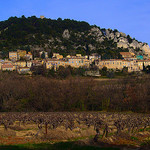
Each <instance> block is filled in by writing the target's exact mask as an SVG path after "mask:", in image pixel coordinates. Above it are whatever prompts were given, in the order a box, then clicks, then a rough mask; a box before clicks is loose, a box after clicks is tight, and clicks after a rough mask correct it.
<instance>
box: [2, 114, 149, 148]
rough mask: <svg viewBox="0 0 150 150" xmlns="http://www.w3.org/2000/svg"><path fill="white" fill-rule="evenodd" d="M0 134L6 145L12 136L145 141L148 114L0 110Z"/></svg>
mask: <svg viewBox="0 0 150 150" xmlns="http://www.w3.org/2000/svg"><path fill="white" fill-rule="evenodd" d="M0 135H1V137H0V143H1V144H8V145H10V144H14V143H15V142H16V141H15V140H14V139H17V142H19V143H26V142H33V141H34V142H36V141H40V142H41V141H45V142H47V141H63V140H65V141H66V140H69V139H70V140H71V139H72V140H73V139H76V140H79V139H80V140H81V139H82V141H84V140H83V139H86V140H87V139H88V140H90V143H91V142H92V143H96V144H99V143H101V142H103V143H107V144H111V145H125V144H127V145H134V146H141V144H143V143H144V144H145V145H149V144H150V143H149V141H150V115H149V114H135V113H134V114H132V113H105V112H35V113H25V112H14V113H0ZM3 137H5V140H4V138H3ZM13 137H14V138H13ZM19 138H20V140H18V139H19ZM6 139H9V140H6ZM11 139H13V140H11ZM17 144H18V143H17ZM88 144H89V143H88Z"/></svg>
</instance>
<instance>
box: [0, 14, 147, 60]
mask: <svg viewBox="0 0 150 150" xmlns="http://www.w3.org/2000/svg"><path fill="white" fill-rule="evenodd" d="M18 48H22V49H27V50H43V49H45V50H47V51H48V52H50V51H53V52H59V53H61V54H63V55H67V54H75V53H81V54H83V55H85V54H87V53H88V54H90V53H93V52H97V53H99V54H100V55H102V57H104V58H118V57H119V52H120V51H131V52H134V53H136V54H140V55H145V56H147V55H148V54H150V48H149V46H148V44H147V43H142V42H139V41H138V40H136V39H134V38H133V39H132V38H131V37H130V36H129V35H126V34H125V33H122V32H119V31H118V30H116V29H115V30H112V29H101V28H100V27H97V26H95V25H94V26H91V25H89V24H88V23H86V22H83V21H82V22H79V21H75V20H70V19H64V20H62V19H61V18H58V19H57V20H51V19H46V18H44V19H40V18H37V17H35V16H32V17H28V18H25V17H24V16H22V17H21V18H17V17H11V18H9V19H8V20H6V21H2V22H0V49H1V51H3V52H6V51H9V50H14V49H18Z"/></svg>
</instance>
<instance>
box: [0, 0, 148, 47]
mask: <svg viewBox="0 0 150 150" xmlns="http://www.w3.org/2000/svg"><path fill="white" fill-rule="evenodd" d="M0 14H1V15H0V21H3V20H7V19H8V18H9V17H11V16H17V17H21V16H22V15H25V16H26V17H29V16H33V15H35V16H37V17H40V15H44V16H45V17H46V18H51V19H57V18H59V17H60V18H62V19H65V18H69V19H75V20H79V21H86V22H88V23H90V24H91V25H93V24H95V25H97V26H100V27H101V28H111V29H118V30H119V31H120V32H124V33H126V34H129V35H130V36H131V37H132V38H133V37H135V38H136V39H137V40H139V41H142V42H146V43H148V44H149V45H150V0H0Z"/></svg>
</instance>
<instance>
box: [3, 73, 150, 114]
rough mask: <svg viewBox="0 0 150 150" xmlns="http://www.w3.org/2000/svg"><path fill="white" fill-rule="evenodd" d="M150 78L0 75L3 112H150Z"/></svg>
mask: <svg viewBox="0 0 150 150" xmlns="http://www.w3.org/2000/svg"><path fill="white" fill-rule="evenodd" d="M149 83H150V78H141V79H139V78H137V79H136V78H135V77H134V78H133V79H132V78H130V79H120V80H119V79H118V80H114V81H111V82H110V81H105V80H104V81H99V80H94V79H92V78H81V77H75V78H73V77H70V78H67V79H65V80H58V79H50V78H47V77H42V76H36V77H31V78H29V77H27V78H26V77H25V76H19V75H17V74H13V73H11V74H9V73H1V74H0V111H101V110H104V111H133V112H149V111H150V101H149V100H150V89H149Z"/></svg>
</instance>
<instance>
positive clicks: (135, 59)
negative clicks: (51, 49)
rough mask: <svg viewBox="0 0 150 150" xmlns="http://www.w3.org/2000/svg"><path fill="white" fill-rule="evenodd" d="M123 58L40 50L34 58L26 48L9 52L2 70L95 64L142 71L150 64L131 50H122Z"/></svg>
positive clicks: (26, 71) (27, 71)
mask: <svg viewBox="0 0 150 150" xmlns="http://www.w3.org/2000/svg"><path fill="white" fill-rule="evenodd" d="M120 56H121V59H108V60H106V59H105V60H101V56H100V55H98V54H97V53H93V54H91V55H88V56H87V55H86V56H82V55H81V54H76V55H75V56H70V55H67V56H66V57H65V58H64V57H63V56H62V55H60V54H59V53H53V55H52V57H51V58H49V57H48V52H46V51H40V52H39V57H38V58H33V54H32V53H31V52H27V51H26V50H17V51H11V52H9V58H8V59H1V60H0V69H1V70H2V71H17V72H18V73H19V74H32V70H31V67H38V66H43V67H44V68H45V69H52V68H54V70H57V69H58V68H59V67H60V66H63V67H67V66H71V67H73V68H87V69H88V68H90V66H91V65H92V64H94V65H95V66H96V67H97V68H98V69H102V68H103V67H107V69H112V70H116V69H118V70H122V69H123V68H125V67H126V68H127V69H128V72H135V71H142V70H143V67H144V66H145V67H146V66H148V65H150V59H148V57H147V59H145V58H143V56H136V55H135V54H134V53H131V52H120Z"/></svg>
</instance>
